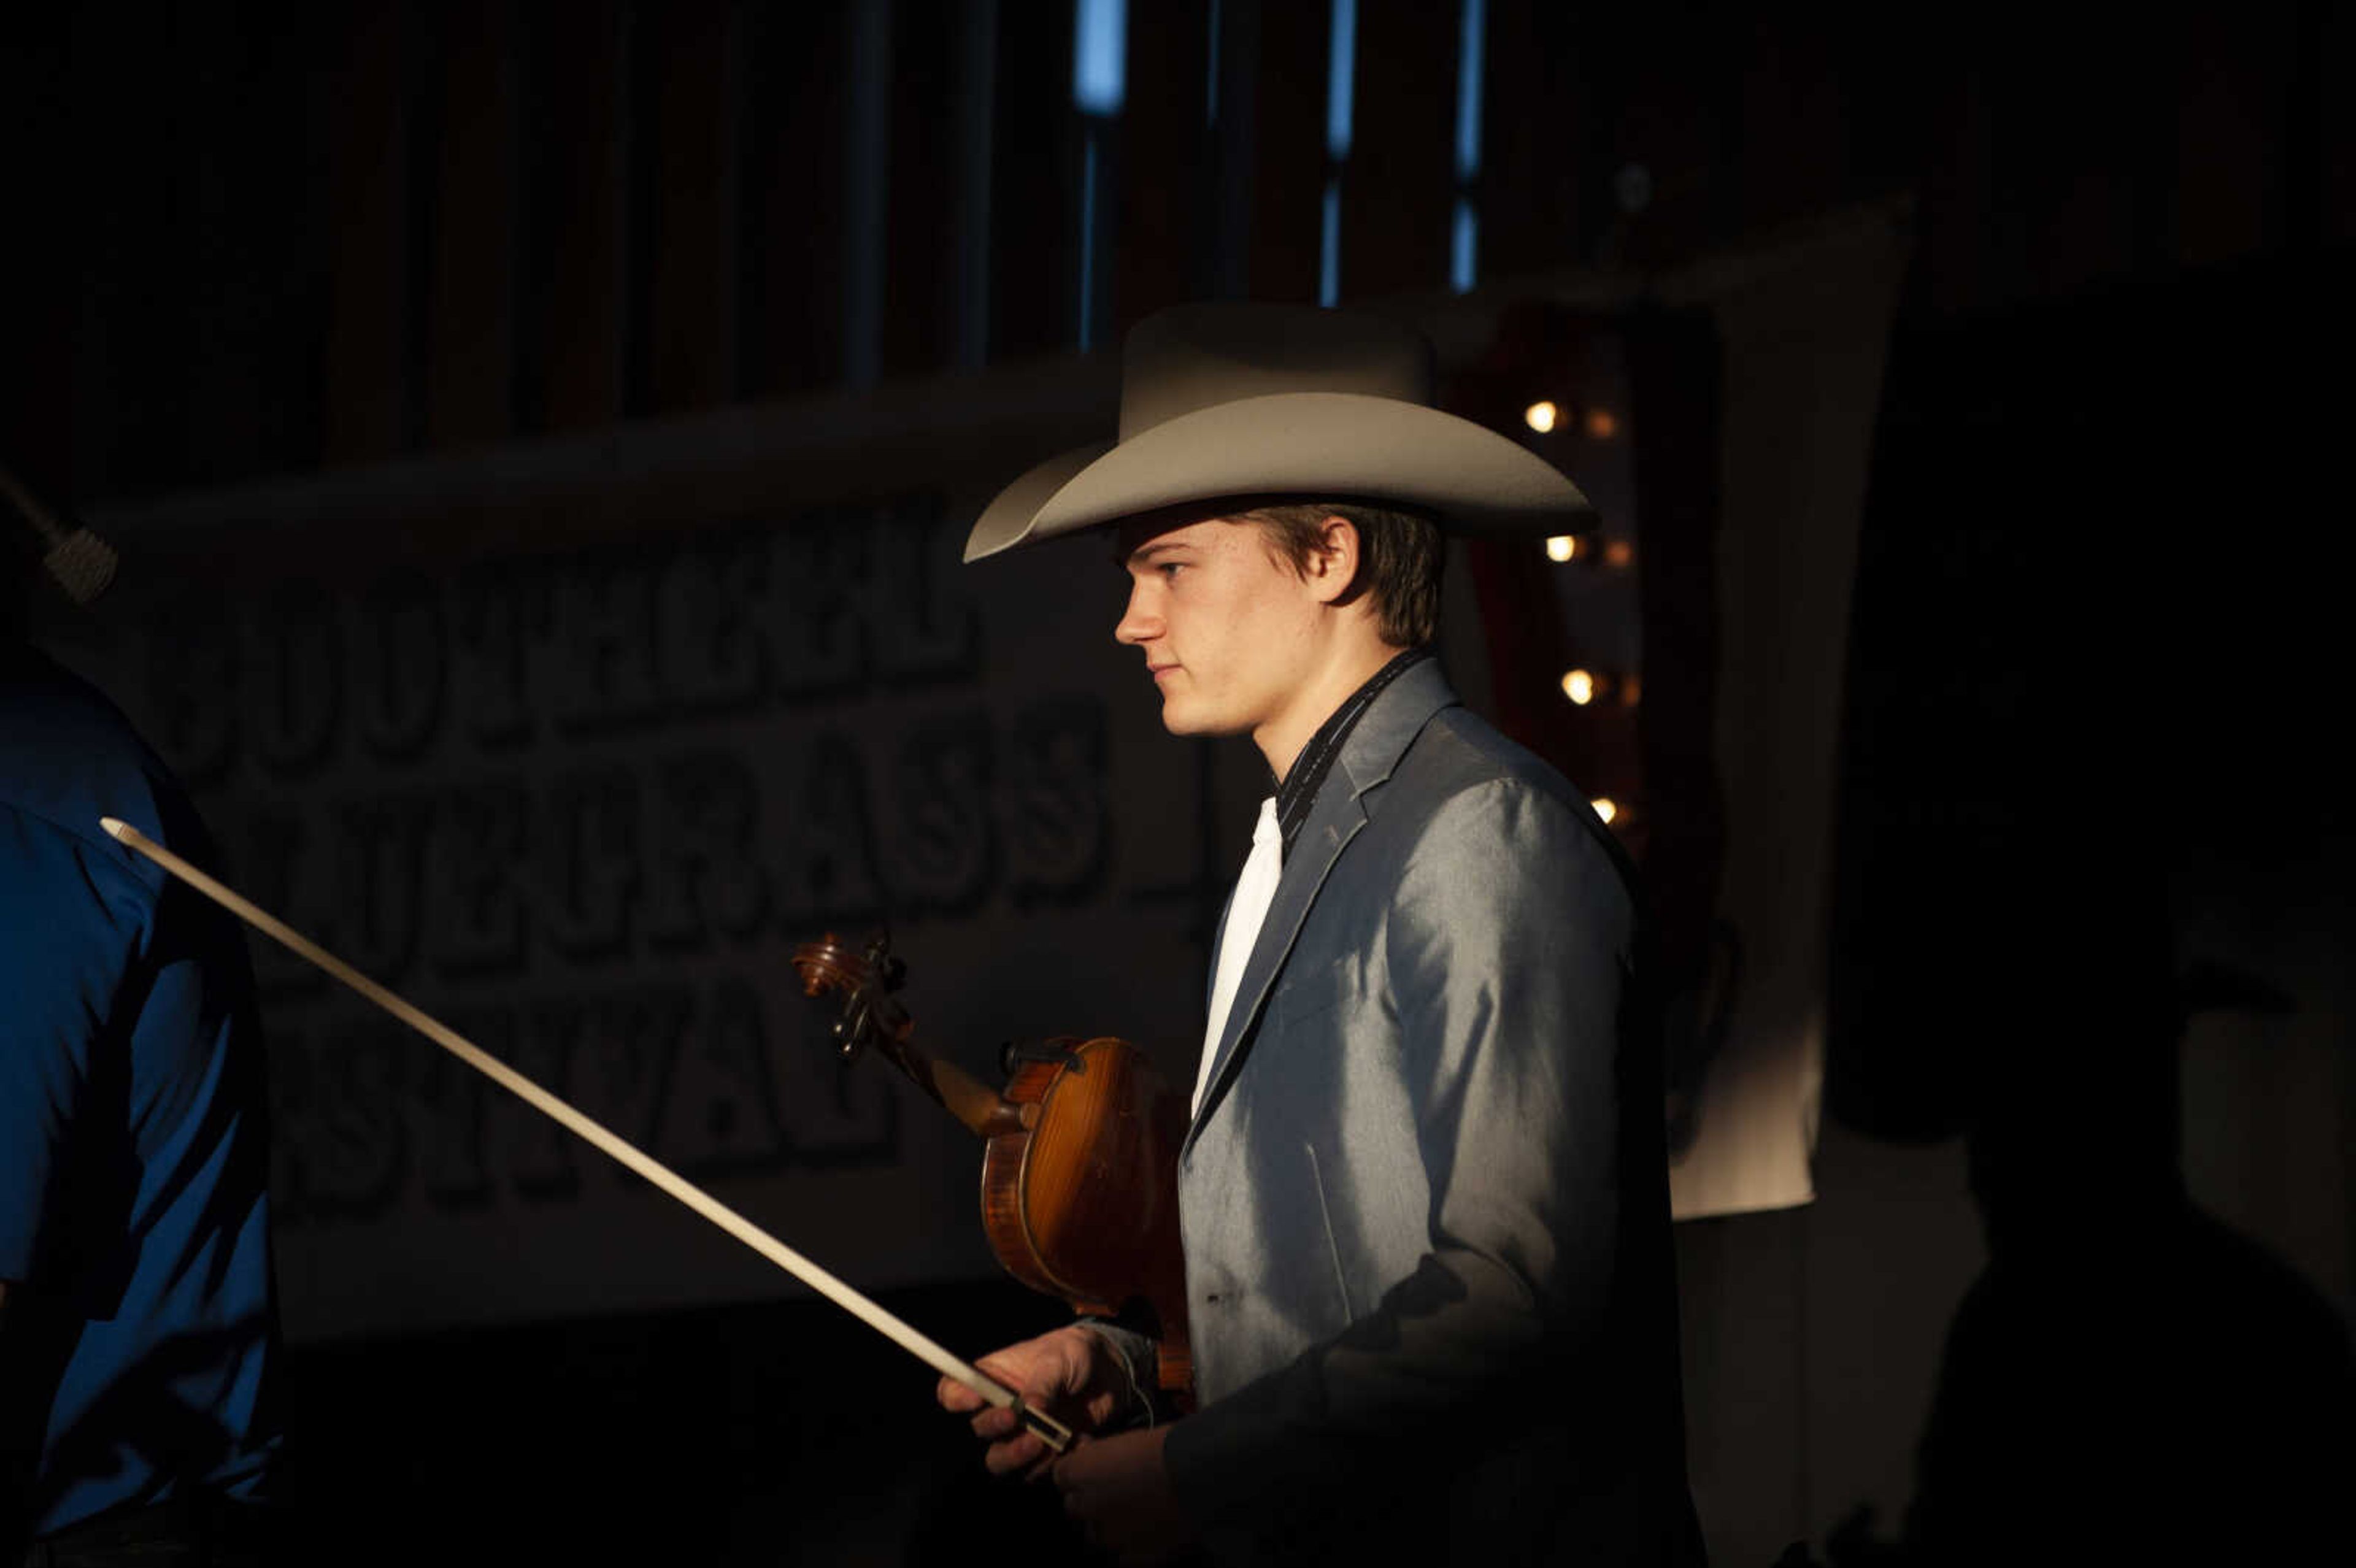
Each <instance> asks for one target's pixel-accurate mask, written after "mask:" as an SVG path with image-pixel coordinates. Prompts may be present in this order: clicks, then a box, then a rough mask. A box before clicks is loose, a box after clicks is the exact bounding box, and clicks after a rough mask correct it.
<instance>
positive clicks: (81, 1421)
mask: <svg viewBox="0 0 2356 1568" xmlns="http://www.w3.org/2000/svg"><path fill="white" fill-rule="evenodd" d="M21 560H22V558H21V556H20V554H19V552H17V551H16V549H13V548H10V547H9V546H8V545H7V543H6V542H5V541H0V1563H14V1562H16V1561H17V1558H16V1552H26V1551H27V1543H28V1542H29V1543H30V1550H29V1552H27V1555H26V1556H25V1557H24V1559H23V1560H24V1561H26V1562H27V1563H51V1562H55V1563H112V1562H118V1561H119V1562H123V1563H130V1562H134V1561H136V1562H141V1563H176V1564H177V1563H247V1562H253V1561H258V1560H260V1559H259V1556H258V1554H259V1553H260V1552H262V1544H261V1540H262V1535H263V1534H264V1533H267V1532H265V1531H262V1529H260V1528H259V1526H260V1525H261V1524H262V1522H263V1521H264V1520H268V1519H271V1518H273V1517H274V1514H275V1510H273V1509H268V1508H266V1507H264V1506H263V1505H265V1504H267V1503H268V1502H269V1500H270V1499H271V1479H272V1470H273V1465H274V1462H275V1460H276V1457H277V1454H278V1449H279V1446H280V1437H279V1430H278V1425H277V1417H276V1414H275V1411H274V1404H275V1401H274V1400H273V1392H272V1386H273V1377H272V1372H273V1355H274V1353H275V1349H276V1339H277V1324H276V1304H275V1299H274V1297H273V1287H272V1279H271V1256H270V1223H269V1221H270V1211H269V1200H268V1195H267V1187H268V1180H269V1174H270V1160H269V1153H268V1143H267V1127H266V1125H265V1107H264V1101H263V1093H264V1090H263V1062H262V1041H261V1038H260V1034H259V1030H258V1027H257V1023H256V1015H255V1008H254V994H253V979H252V967H251V965H250V963H249V961H248V958H247V955H246V950H245V947H244V943H243V937H242V933H241V932H240V931H239V930H238V929H237V928H236V925H235V923H234V922H232V921H231V920H230V918H229V917H228V916H227V915H225V914H222V913H220V912H218V911H216V910H214V909H213V908H212V907H211V906H210V905H209V904H207V903H206V902H205V901H203V900H201V899H200V898H198V897H197V896H196V895H194V894H192V893H190V892H188V891H187V890H186V889H183V888H180V887H178V886H177V884H173V883H171V882H169V881H168V880H167V879H166V877H165V875H164V874H163V872H162V871H160V870H159V869H156V868H155V867H154V866H152V865H150V864H148V863H147V862H145V860H143V859H139V858H138V857H136V856H134V855H133V854H131V853H129V852H128V851H126V850H124V849H123V848H122V847H121V846H119V845H117V844H116V843H114V842H113V841H112V839H110V838H109V837H107V836H106V835H105V834H104V833H103V832H102V831H101V830H100V827H99V825H98V824H99V818H100V817H101V816H117V817H121V818H123V820H124V821H126V822H129V823H130V824H132V825H133V826H134V827H137V828H138V829H139V830H140V831H141V832H143V833H145V834H147V835H148V836H149V837H153V838H155V839H156V840H157V841H158V842H161V843H163V844H166V845H169V846H171V847H172V848H175V849H177V850H178V851H179V852H180V853H181V854H183V855H187V856H188V857H190V858H192V859H198V860H199V861H205V860H209V859H211V853H210V845H209V841H208V839H207V836H206V833H205V830H204V827H203V825H202V824H201V823H200V822H199V821H198V817H197V814H196V812H195V810H194V808H193V807H192V806H191V805H190V804H189V802H188V799H187V795H186V794H185V793H184V792H183V790H182V789H181V787H180V786H179V784H177V781H176V780H174V778H173V777H172V775H171V773H170V772H169V770H167V769H166V767H165V765H164V764H163V763H161V762H160V761H159V760H158V759H157V758H156V756H155V753H154V752H152V751H151V750H149V749H148V747H147V746H146V745H145V742H143V741H141V740H140V738H139V737H138V735H137V734H136V733H135V732H134V731H133V729H132V727H131V725H130V724H129V723H128V722H127V721H126V720H124V718H123V715H122V714H121V713H120V712H119V711H118V710H117V709H115V708H114V707H113V705H112V703H110V702H109V701H108V700H107V699H105V698H104V697H103V696H102V695H101V694H100V693H99V692H98V691H97V690H95V689H94V688H91V687H90V686H89V685H88V684H86V683H84V682H83V681H81V680H80V679H79V678H77V677H74V676H72V675H70V674H69V673H68V672H67V671H66V670H64V669H63V668H62V667H59V665H58V664H56V663H55V662H54V661H52V660H51V659H49V658H48V657H47V656H44V655H43V654H41V653H39V652H37V650H35V649H34V648H33V647H32V646H31V645H29V644H28V643H27V642H26V641H25V640H24V638H23V635H22V633H23V624H22V617H23V603H24V594H25V592H27V581H26V580H27V575H28V574H27V573H26V572H24V571H22V569H21Z"/></svg>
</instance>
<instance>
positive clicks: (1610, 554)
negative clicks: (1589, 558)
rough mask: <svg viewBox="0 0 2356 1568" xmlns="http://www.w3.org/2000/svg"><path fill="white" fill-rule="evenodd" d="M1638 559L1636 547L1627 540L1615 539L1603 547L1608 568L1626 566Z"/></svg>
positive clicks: (1604, 560)
mask: <svg viewBox="0 0 2356 1568" xmlns="http://www.w3.org/2000/svg"><path fill="white" fill-rule="evenodd" d="M1635 559H1636V547H1635V546H1634V545H1632V544H1630V543H1629V542H1628V541H1627V540H1626V539H1613V540H1612V541H1611V542H1610V543H1608V544H1606V545H1605V546H1604V547H1603V563H1604V564H1605V565H1606V566H1625V565H1627V564H1628V563H1629V562H1630V561H1632V560H1635Z"/></svg>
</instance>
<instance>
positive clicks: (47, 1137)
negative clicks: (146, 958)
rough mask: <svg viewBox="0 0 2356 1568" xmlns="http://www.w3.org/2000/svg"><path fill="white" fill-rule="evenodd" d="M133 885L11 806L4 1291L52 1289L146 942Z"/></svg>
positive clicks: (2, 871) (0, 844) (0, 1081)
mask: <svg viewBox="0 0 2356 1568" xmlns="http://www.w3.org/2000/svg"><path fill="white" fill-rule="evenodd" d="M127 891H133V890H131V884H130V883H129V882H128V880H127V879H124V878H123V877H121V876H120V874H119V873H117V872H115V871H114V870H113V869H112V868H111V867H109V866H108V865H106V864H105V863H104V862H103V860H102V857H101V854H100V853H99V852H97V851H94V850H91V849H90V848H86V847H84V846H81V845H79V844H77V843H76V842H75V841H74V840H73V839H71V838H70V837H68V836H67V835H65V834H64V833H62V832H60V831H59V830H58V829H57V828H56V827H54V826H52V825H51V824H49V823H48V822H46V821H43V820H41V819H40V818H38V817H36V816H29V815H27V814H26V813H24V812H21V811H18V810H16V809H15V808H13V807H11V806H8V805H5V804H0V998H5V1000H0V1280H12V1281H16V1282H18V1283H24V1282H27V1281H32V1282H36V1283H41V1284H49V1283H52V1282H51V1281H49V1280H48V1278H47V1277H46V1276H47V1275H49V1274H50V1273H52V1272H53V1271H56V1270H58V1269H59V1268H62V1267H64V1266H66V1265H67V1264H69V1263H70V1261H71V1260H70V1258H69V1257H67V1256H65V1255H62V1254H61V1253H59V1245H60V1237H59V1235H58V1234H57V1231H58V1215H57V1210H58V1207H59V1186H60V1184H61V1182H62V1181H63V1179H64V1173H63V1171H62V1170H61V1165H62V1163H63V1161H64V1159H65V1157H66V1154H67V1141H68V1138H69V1136H70V1133H71V1129H72V1126H73V1123H74V1119H75V1116H76V1115H77V1111H78V1108H79V1106H80V1100H81V1098H82V1094H83V1090H84V1084H85V1083H86V1081H87V1080H88V1078H89V1075H90V1072H91V1051H92V1050H93V1048H94V1046H95V1045H96V1043H97V1041H98V1040H99V1039H100V1036H101V1034H102V1031H103V1029H104V1027H105V1022H106V1019H107V1017H108V1015H109V1012H110V1010H111V1009H112V1008H113V1006H114V998H115V993H116V991H117V989H118V988H119V987H121V986H122V985H123V978H124V976H125V973H126V971H127V969H128V966H129V964H130V962H131V958H132V955H133V953H134V949H135V947H136V945H137V944H138V942H139V940H140V925H139V923H138V920H137V918H136V916H137V909H136V900H135V899H134V898H131V897H129V896H126V892H127Z"/></svg>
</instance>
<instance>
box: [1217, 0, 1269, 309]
mask: <svg viewBox="0 0 2356 1568" xmlns="http://www.w3.org/2000/svg"><path fill="white" fill-rule="evenodd" d="M1205 100H1206V101H1205V106H1204V107H1205V113H1206V114H1207V116H1208V118H1209V125H1208V127H1207V130H1208V134H1209V137H1210V141H1211V144H1212V149H1213V153H1212V157H1213V165H1212V166H1213V167H1214V168H1215V169H1216V170H1217V171H1218V172H1217V183H1216V185H1215V190H1214V195H1213V197H1212V201H1213V203H1214V206H1213V210H1212V222H1211V229H1212V250H1211V265H1210V272H1211V276H1210V290H1209V292H1210V294H1211V297H1212V298H1214V299H1224V300H1232V299H1241V298H1243V297H1244V295H1245V294H1246V293H1248V292H1249V291H1250V287H1251V229H1252V167H1253V156H1252V155H1253V139H1254V137H1255V136H1256V135H1257V133H1258V118H1259V115H1258V105H1259V0H1211V81H1210V88H1209V91H1207V92H1206V94H1205Z"/></svg>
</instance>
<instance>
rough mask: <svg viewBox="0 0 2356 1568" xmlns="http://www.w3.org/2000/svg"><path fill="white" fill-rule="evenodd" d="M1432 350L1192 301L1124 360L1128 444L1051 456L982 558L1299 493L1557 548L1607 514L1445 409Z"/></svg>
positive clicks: (1349, 325)
mask: <svg viewBox="0 0 2356 1568" xmlns="http://www.w3.org/2000/svg"><path fill="white" fill-rule="evenodd" d="M1432 380H1433V375H1432V356H1431V349H1430V345H1429V344H1427V343H1426V342H1425V341H1424V339H1423V337H1422V336H1421V335H1420V334H1419V333H1417V332H1415V331H1413V330H1412V329H1410V328H1408V327H1405V326H1402V325H1398V324H1397V323H1394V322H1389V321H1385V320H1381V319H1379V318H1376V317H1372V316H1364V315H1355V314H1351V313H1348V312H1344V311H1333V310H1319V309H1315V308H1312V307H1311V306H1307V305H1282V304H1234V303H1224V304H1188V305H1176V306H1173V307H1172V308H1170V309H1168V310H1164V311H1160V312H1157V313H1156V314H1154V315H1151V316H1148V317H1147V318H1145V319H1144V320H1143V321H1141V322H1139V323H1138V324H1137V325H1136V326H1134V327H1132V328H1131V329H1130V334H1129V336H1128V338H1127V340H1126V341H1125V342H1124V343H1123V345H1122V347H1121V379H1120V425H1119V440H1118V441H1115V442H1112V443H1105V444H1098V445H1094V446H1086V447H1081V448H1079V449H1078V450H1076V451H1073V452H1066V453H1062V454H1060V455H1058V456H1055V457H1052V458H1049V459H1048V460H1047V461H1046V462H1044V463H1043V464H1039V465H1038V466H1037V467H1035V468H1033V469H1032V470H1031V471H1030V472H1028V473H1026V474H1024V475H1023V476H1022V477H1021V478H1019V479H1017V480H1015V481H1014V483H1013V484H1012V485H1008V486H1007V487H1006V488H1005V489H1004V490H1003V491H1001V493H1000V494H999V496H998V498H997V499H995V500H993V501H992V502H991V504H990V505H989V506H988V507H985V508H984V509H983V511H982V514H981V516H980V518H979V519H978V520H977V521H976V522H975V523H974V526H973V531H972V533H971V534H969V536H968V537H967V539H966V547H965V559H966V560H969V561H970V560H980V559H981V558H982V557H984V556H989V555H996V554H998V553H999V552H1000V551H1001V550H1008V549H1014V548H1016V547H1017V546H1020V545H1027V544H1035V543H1037V542H1038V541H1039V540H1041V539H1053V538H1055V537H1056V536H1057V535H1060V534H1068V533H1076V532H1077V531H1079V530H1080V529H1083V528H1098V527H1100V526H1102V525H1105V524H1108V523H1114V522H1118V521H1119V520H1120V519H1121V518H1123V517H1134V516H1136V515H1137V514H1139V513H1141V512H1151V511H1156V510H1159V509H1161V508H1162V507H1174V506H1184V505H1192V504H1197V503H1208V502H1215V501H1220V500H1225V499H1230V498H1237V497H1251V498H1253V500H1254V502H1255V503H1256V504H1257V503H1259V502H1265V501H1266V500H1267V499H1269V497H1273V496H1300V497H1302V498H1304V499H1311V500H1320V501H1335V502H1339V501H1350V500H1362V501H1368V502H1373V503H1376V504H1378V505H1391V506H1400V507H1410V508H1412V509H1415V510H1418V511H1422V512H1427V513H1430V514H1431V515H1432V516H1434V517H1437V518H1438V519H1439V520H1440V522H1441V523H1442V524H1443V525H1444V526H1447V527H1451V528H1456V529H1458V530H1461V531H1462V532H1465V533H1473V534H1490V535H1505V536H1513V537H1543V536H1545V535H1548V534H1558V533H1568V532H1570V531H1572V530H1574V529H1576V528H1580V527H1582V526H1584V525H1586V524H1587V523H1589V522H1590V521H1591V520H1592V519H1593V517H1594V508H1593V507H1590V506H1589V504H1588V501H1587V497H1586V496H1582V495H1580V492H1579V487H1578V486H1577V485H1573V484H1572V483H1571V482H1570V481H1569V479H1568V478H1566V477H1564V476H1563V475H1562V474H1561V472H1560V471H1559V470H1558V469H1556V468H1555V467H1554V465H1553V464H1549V463H1547V462H1546V461H1545V460H1544V459H1543V458H1540V457H1539V456H1537V454H1536V453H1532V452H1529V451H1527V450H1526V449H1525V448H1524V447H1522V446H1521V445H1519V444H1517V443H1515V442H1513V441H1510V440H1508V439H1507V438H1505V436H1502V435H1499V434H1498V433H1497V432H1494V431H1492V430H1490V429H1488V428H1486V427H1485V426H1483V425H1478V424H1475V423H1473V422H1472V421H1470V420H1465V419H1460V418H1458V417H1457V416H1456V415H1454V414H1451V413H1445V412H1442V411H1440V410H1439V409H1436V408H1434V407H1432V406H1431V405H1432Z"/></svg>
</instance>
